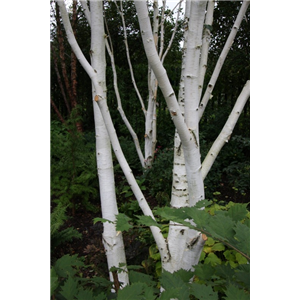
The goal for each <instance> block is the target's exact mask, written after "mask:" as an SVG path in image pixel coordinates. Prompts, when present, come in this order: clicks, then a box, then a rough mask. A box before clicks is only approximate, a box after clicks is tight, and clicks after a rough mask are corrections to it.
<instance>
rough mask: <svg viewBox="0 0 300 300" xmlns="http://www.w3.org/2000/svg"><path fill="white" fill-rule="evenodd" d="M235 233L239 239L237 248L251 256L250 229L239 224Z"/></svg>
mask: <svg viewBox="0 0 300 300" xmlns="http://www.w3.org/2000/svg"><path fill="white" fill-rule="evenodd" d="M234 231H235V232H236V235H235V238H236V239H237V241H236V247H237V248H238V249H239V250H240V251H242V252H243V253H245V254H247V255H250V228H249V227H248V226H247V225H245V224H242V223H241V222H237V224H236V226H235V227H234Z"/></svg>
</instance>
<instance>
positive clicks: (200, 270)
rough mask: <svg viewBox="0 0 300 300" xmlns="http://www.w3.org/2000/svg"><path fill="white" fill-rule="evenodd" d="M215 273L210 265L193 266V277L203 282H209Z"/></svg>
mask: <svg viewBox="0 0 300 300" xmlns="http://www.w3.org/2000/svg"><path fill="white" fill-rule="evenodd" d="M214 273H215V269H214V268H213V267H212V266H211V265H207V264H206V265H205V264H198V265H197V266H195V275H196V276H197V277H198V278H199V279H200V280H203V281H210V280H211V278H212V276H213V275H214Z"/></svg>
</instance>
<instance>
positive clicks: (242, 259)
mask: <svg viewBox="0 0 300 300" xmlns="http://www.w3.org/2000/svg"><path fill="white" fill-rule="evenodd" d="M235 257H236V261H237V262H238V263H239V264H240V265H245V264H246V263H247V262H248V259H247V258H246V257H244V256H243V255H242V254H240V253H238V252H237V253H236V255H235Z"/></svg>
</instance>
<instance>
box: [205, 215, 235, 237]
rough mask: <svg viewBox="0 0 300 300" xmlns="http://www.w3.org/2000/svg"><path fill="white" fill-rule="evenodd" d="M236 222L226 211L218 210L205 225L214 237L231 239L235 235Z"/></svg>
mask: <svg viewBox="0 0 300 300" xmlns="http://www.w3.org/2000/svg"><path fill="white" fill-rule="evenodd" d="M234 224H235V223H234V221H233V220H232V219H231V218H230V217H229V216H228V215H227V212H226V211H217V212H216V213H215V215H214V216H212V217H210V219H209V223H208V224H207V225H206V226H205V227H206V229H207V231H208V232H209V233H210V234H211V235H212V236H213V237H216V238H219V239H221V240H224V241H231V240H232V239H233V236H234V230H233V227H234Z"/></svg>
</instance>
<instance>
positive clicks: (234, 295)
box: [225, 284, 250, 300]
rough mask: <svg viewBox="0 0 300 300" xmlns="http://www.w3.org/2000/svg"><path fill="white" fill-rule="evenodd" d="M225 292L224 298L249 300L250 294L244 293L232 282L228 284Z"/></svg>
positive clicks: (227, 299)
mask: <svg viewBox="0 0 300 300" xmlns="http://www.w3.org/2000/svg"><path fill="white" fill-rule="evenodd" d="M225 294H226V296H227V297H226V298H225V299H226V300H237V299H238V300H250V294H247V293H245V292H244V291H243V290H241V289H239V288H237V287H236V286H234V285H232V284H229V286H228V287H227V290H226V291H225Z"/></svg>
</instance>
